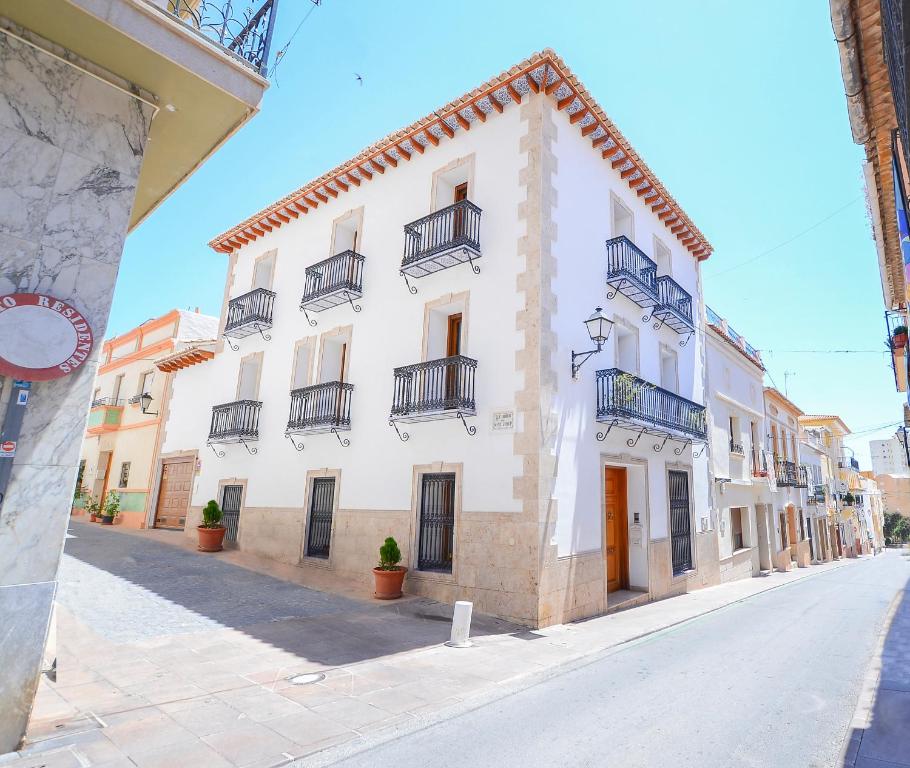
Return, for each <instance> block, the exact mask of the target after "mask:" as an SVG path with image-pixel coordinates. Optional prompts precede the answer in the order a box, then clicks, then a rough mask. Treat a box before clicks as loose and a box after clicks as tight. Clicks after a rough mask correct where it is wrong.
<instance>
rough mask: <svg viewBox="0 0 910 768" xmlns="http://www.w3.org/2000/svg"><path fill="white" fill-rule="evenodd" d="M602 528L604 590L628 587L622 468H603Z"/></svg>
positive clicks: (624, 479)
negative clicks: (603, 534)
mask: <svg viewBox="0 0 910 768" xmlns="http://www.w3.org/2000/svg"><path fill="white" fill-rule="evenodd" d="M604 517H605V519H604V529H605V531H606V537H605V538H606V542H605V543H606V548H607V592H616V591H617V590H619V589H626V588H628V586H629V522H628V510H627V506H626V470H625V469H624V468H622V467H605V468H604Z"/></svg>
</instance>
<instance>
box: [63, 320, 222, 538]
mask: <svg viewBox="0 0 910 768" xmlns="http://www.w3.org/2000/svg"><path fill="white" fill-rule="evenodd" d="M217 333H218V318H217V317H211V316H209V315H201V314H199V313H198V312H184V311H183V310H178V309H174V310H171V311H170V312H168V313H167V314H164V315H162V316H161V317H156V318H154V319H153V320H148V321H146V322H145V323H143V324H142V325H140V326H138V327H136V328H133V329H132V330H131V331H129V332H127V333H124V334H122V335H121V336H117V337H115V338H113V339H109V340H108V341H106V342H105V343H104V348H103V350H102V354H101V365H100V366H99V368H98V375H97V377H96V378H95V389H94V393H93V395H92V405H91V410H90V411H89V417H88V424H87V427H86V431H85V440H84V442H83V444H82V456H81V460H80V462H79V476H78V480H77V483H78V487H80V488H82V489H84V493H87V494H90V495H91V496H92V497H94V498H95V499H96V500H98V501H102V500H103V499H104V498H105V497H106V496H107V494H108V492H109V491H117V493H118V495H119V497H120V510H121V511H120V515H118V517H117V519H116V520H115V521H114V522H115V524H117V525H124V526H126V527H128V528H146V527H151V525H152V524H153V523H154V524H155V525H157V526H159V527H167V528H182V527H183V524H184V517H183V515H176V516H171V515H170V514H169V511H168V507H167V505H164V506H163V507H162V508H161V509H160V510H156V514H155V515H152V514H151V513H150V509H151V506H150V503H149V501H150V499H151V498H152V490H153V487H154V481H155V475H154V472H153V467H154V463H155V461H154V460H155V457H156V455H157V453H158V448H159V446H160V443H161V438H162V433H161V425H162V415H163V414H166V413H167V404H168V400H169V397H170V390H171V388H170V386H169V382H170V374H169V373H166V372H163V371H161V370H160V369H158V368H157V366H158V365H160V364H161V363H162V361H166V360H168V359H170V358H172V357H174V355H175V354H176V355H185V354H186V351H187V349H190V350H192V351H193V353H194V354H195V355H196V356H201V357H206V356H207V357H211V356H212V355H213V352H212V351H211V350H209V349H206V343H208V345H209V346H211V347H212V348H214V342H215V337H216V335H217ZM143 395H148V396H150V397H151V400H150V401H148V400H147V401H146V402H145V403H143ZM83 507H84V498H83V499H81V500H77V502H76V508H75V510H74V514H82V510H83ZM157 513H160V515H159V514H157ZM159 517H160V519H159Z"/></svg>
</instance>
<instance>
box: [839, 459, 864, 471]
mask: <svg viewBox="0 0 910 768" xmlns="http://www.w3.org/2000/svg"><path fill="white" fill-rule="evenodd" d="M837 466H838V467H839V468H840V469H852V470H855V471H856V472H859V462H858V461H857V460H856V459H854V458H853V457H852V456H844V457H843V458H842V459H840V460H839V461H838V462H837Z"/></svg>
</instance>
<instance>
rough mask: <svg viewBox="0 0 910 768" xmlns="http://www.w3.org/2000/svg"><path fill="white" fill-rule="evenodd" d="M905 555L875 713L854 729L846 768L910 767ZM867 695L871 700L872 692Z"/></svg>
mask: <svg viewBox="0 0 910 768" xmlns="http://www.w3.org/2000/svg"><path fill="white" fill-rule="evenodd" d="M902 555H903V558H904V561H905V563H906V564H907V567H908V581H907V583H905V584H904V587H903V592H902V594H901V596H900V597H899V598H898V600H899V602H898V605H897V608H896V609H895V612H894V617H893V619H892V620H891V625H890V627H889V628H888V634H887V636H886V637H885V642H884V645H883V647H882V652H881V653H882V655H881V674H880V676H879V679H878V684H877V686H876V688H875V691H874V694H872V699H873V700H872V702H871V706H872V711H871V713H869V716H868V722H867V724H866V727H865V728H863V727H854V728H852V729H851V731H850V734H849V736H848V739H847V746H846V750H845V753H844V759H843V761H842V763H841V766H842V768H898V766H910V550H906V549H905V550H904V551H903V552H902ZM863 695H866V696H868V695H869V692H868V691H865V692H864V694H861V696H863ZM868 703H870V702H867V706H868ZM862 704H863V701H862V699H861V706H862Z"/></svg>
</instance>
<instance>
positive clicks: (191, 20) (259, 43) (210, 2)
mask: <svg viewBox="0 0 910 768" xmlns="http://www.w3.org/2000/svg"><path fill="white" fill-rule="evenodd" d="M156 4H157V5H161V6H163V7H164V8H165V10H166V11H167V12H168V13H169V14H171V15H173V16H176V17H177V18H178V19H180V20H181V21H182V22H183V23H184V24H187V25H188V26H190V27H191V28H192V29H194V30H196V31H197V32H198V33H199V34H201V35H203V36H205V37H206V38H207V39H209V40H211V41H213V42H216V43H218V44H219V45H220V46H222V47H223V48H225V49H226V50H228V51H230V52H231V53H232V54H234V56H236V57H237V58H238V59H240V60H241V61H243V62H244V63H245V64H247V65H249V66H251V67H252V68H253V69H254V70H256V71H257V72H258V73H259V74H260V75H262V76H263V77H265V76H266V73H267V67H268V59H269V48H270V46H271V42H272V33H273V31H274V28H275V14H276V6H277V5H278V0H264V1H263V0H259V2H256V0H245V2H239V0H163V2H162V0H158V2H157V3H156ZM257 6H258V7H257Z"/></svg>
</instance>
